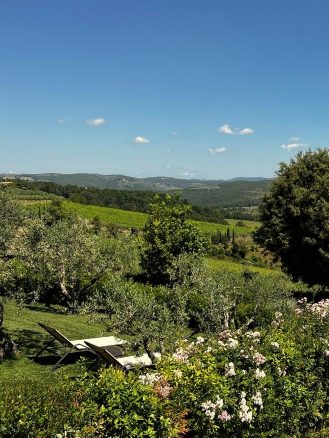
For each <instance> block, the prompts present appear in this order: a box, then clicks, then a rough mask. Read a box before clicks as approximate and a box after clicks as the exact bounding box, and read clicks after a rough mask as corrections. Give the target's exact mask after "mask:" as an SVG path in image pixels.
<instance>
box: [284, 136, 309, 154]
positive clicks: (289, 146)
mask: <svg viewBox="0 0 329 438" xmlns="http://www.w3.org/2000/svg"><path fill="white" fill-rule="evenodd" d="M281 147H282V148H283V149H286V150H287V151H292V150H293V149H300V148H307V147H309V145H308V144H306V143H300V141H299V137H291V138H289V140H288V143H285V144H282V145H281Z"/></svg>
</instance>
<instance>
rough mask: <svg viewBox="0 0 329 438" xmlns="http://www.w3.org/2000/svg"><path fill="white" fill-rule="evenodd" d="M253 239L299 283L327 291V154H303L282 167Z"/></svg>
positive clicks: (267, 198) (264, 206) (328, 172)
mask: <svg viewBox="0 0 329 438" xmlns="http://www.w3.org/2000/svg"><path fill="white" fill-rule="evenodd" d="M260 218H261V222H262V225H261V227H260V228H259V229H258V230H257V231H256V233H255V240H256V241H257V242H258V243H259V244H261V245H262V246H263V247H264V248H265V249H266V250H269V251H271V252H272V253H273V254H274V255H275V256H276V257H277V258H278V259H280V260H281V262H282V266H283V268H284V270H285V271H286V272H287V273H289V274H290V275H291V276H292V277H293V278H294V279H295V280H302V281H304V282H306V283H308V284H309V285H314V284H319V285H322V286H325V287H328V286H329V151H328V150H327V149H318V150H317V151H311V150H309V151H307V152H304V153H302V152H300V153H298V154H297V155H296V157H295V158H293V159H292V160H291V161H290V163H289V164H286V163H281V164H280V168H279V170H278V171H277V177H276V179H275V180H274V182H273V184H272V187H271V190H270V192H269V193H268V194H266V195H265V197H264V199H263V201H262V204H261V206H260Z"/></svg>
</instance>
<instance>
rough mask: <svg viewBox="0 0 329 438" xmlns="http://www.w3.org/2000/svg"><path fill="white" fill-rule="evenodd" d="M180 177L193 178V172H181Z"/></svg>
mask: <svg viewBox="0 0 329 438" xmlns="http://www.w3.org/2000/svg"><path fill="white" fill-rule="evenodd" d="M180 175H182V176H194V172H189V171H186V172H181V173H180Z"/></svg>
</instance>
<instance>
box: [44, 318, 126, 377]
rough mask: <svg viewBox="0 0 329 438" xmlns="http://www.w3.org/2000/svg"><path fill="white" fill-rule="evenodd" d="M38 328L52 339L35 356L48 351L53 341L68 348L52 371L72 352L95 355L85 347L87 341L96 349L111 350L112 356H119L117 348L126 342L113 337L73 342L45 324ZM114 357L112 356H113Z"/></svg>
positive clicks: (93, 351)
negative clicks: (105, 348)
mask: <svg viewBox="0 0 329 438" xmlns="http://www.w3.org/2000/svg"><path fill="white" fill-rule="evenodd" d="M38 324H39V326H40V327H42V328H43V329H44V330H46V332H48V333H49V334H50V335H51V336H52V337H53V339H51V341H50V342H48V343H47V344H46V345H45V346H44V348H42V350H41V351H39V353H38V354H37V356H40V354H41V353H42V352H43V351H45V350H47V349H49V347H50V345H52V343H53V342H54V340H56V341H58V342H60V343H61V344H62V345H63V346H65V347H68V348H69V351H67V352H66V353H64V354H63V356H61V357H60V359H59V360H58V361H57V362H56V364H55V365H54V366H53V368H52V369H53V370H54V369H56V368H57V367H58V366H59V365H60V364H61V362H62V361H63V360H64V359H65V358H66V356H67V355H68V354H70V353H72V351H74V350H77V351H81V352H85V351H88V352H91V353H93V354H96V353H95V350H94V349H92V348H90V347H89V346H88V345H87V341H89V342H91V343H92V344H93V345H95V346H97V347H105V346H106V347H108V349H109V350H111V352H112V354H114V355H118V356H119V355H121V349H120V348H118V347H117V346H118V345H123V344H125V343H126V342H127V341H124V340H123V339H120V338H116V337H115V336H104V337H101V338H91V339H78V340H75V341H71V340H69V339H68V338H67V337H65V336H64V335H62V333H61V332H60V331H58V330H56V329H55V328H53V327H49V326H48V325H46V324H42V323H41V322H39V323H38ZM113 357H114V356H113Z"/></svg>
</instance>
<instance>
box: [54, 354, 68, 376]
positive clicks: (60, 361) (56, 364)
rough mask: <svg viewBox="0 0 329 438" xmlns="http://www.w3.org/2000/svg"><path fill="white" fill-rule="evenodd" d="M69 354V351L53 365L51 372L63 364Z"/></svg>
mask: <svg viewBox="0 0 329 438" xmlns="http://www.w3.org/2000/svg"><path fill="white" fill-rule="evenodd" d="M70 353H71V350H70V351H68V352H67V353H65V354H63V356H62V357H61V358H60V359H59V360H58V361H57V362H56V363H55V365H54V366H53V367H52V371H55V369H56V368H58V367H59V365H60V364H61V363H62V362H63V360H64V359H65V358H66V356H68V355H69V354H70Z"/></svg>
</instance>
